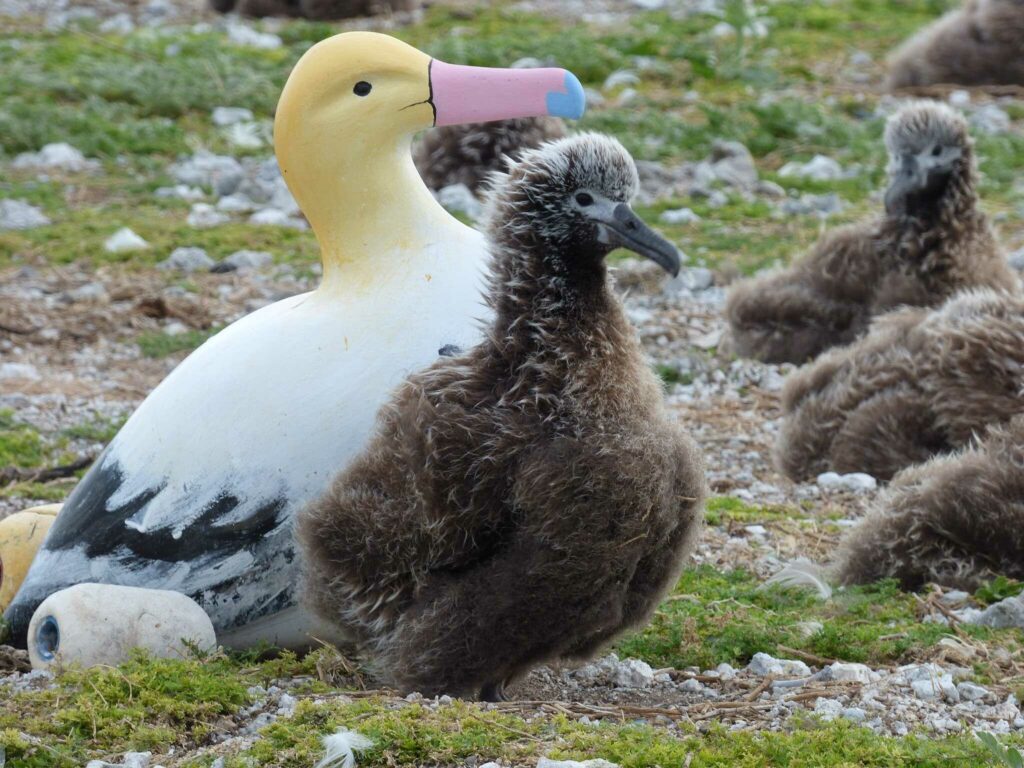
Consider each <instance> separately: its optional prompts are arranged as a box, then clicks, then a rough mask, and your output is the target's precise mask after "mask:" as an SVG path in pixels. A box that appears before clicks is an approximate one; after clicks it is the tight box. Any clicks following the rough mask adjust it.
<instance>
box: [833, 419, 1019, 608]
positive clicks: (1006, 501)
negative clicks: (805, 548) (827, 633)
mask: <svg viewBox="0 0 1024 768" xmlns="http://www.w3.org/2000/svg"><path fill="white" fill-rule="evenodd" d="M835 574H836V576H837V577H838V579H839V581H840V582H841V583H843V584H866V583H870V582H873V581H877V580H879V579H884V578H892V579H897V580H898V581H899V582H900V584H901V585H902V586H903V588H904V589H908V590H917V589H921V588H922V587H923V586H925V585H926V584H928V583H930V582H931V583H936V584H940V585H942V586H946V587H953V588H957V589H964V590H968V591H974V590H975V589H977V588H978V587H979V586H980V585H981V584H982V583H983V582H985V581H988V580H990V579H992V578H993V577H994V576H996V575H1004V576H1008V577H1010V578H1014V579H1024V416H1017V417H1016V418H1014V419H1012V420H1011V421H1010V422H1009V423H1008V424H1003V425H999V426H993V427H991V428H989V429H988V430H987V431H986V432H984V433H983V435H982V437H981V439H980V440H979V441H978V442H977V444H975V445H972V446H971V447H969V448H967V449H965V450H963V451H960V452H958V453H954V454H951V455H947V456H942V457H938V458H935V459H933V460H931V461H929V462H927V463H925V464H921V465H919V466H915V467H912V468H910V469H907V470H906V471H904V472H902V473H901V474H899V475H897V476H896V478H895V480H893V483H892V485H891V486H890V487H889V489H888V490H887V491H886V493H885V494H884V495H883V496H882V497H881V498H880V499H879V500H878V502H877V504H876V508H875V509H874V510H872V511H871V512H870V513H869V514H868V515H867V516H866V517H865V518H864V519H863V521H861V523H860V524H859V525H858V526H857V527H856V528H853V529H852V530H851V531H850V532H849V533H848V534H847V535H846V537H845V539H844V540H843V541H842V542H841V544H840V547H839V552H838V556H837V562H836V564H835Z"/></svg>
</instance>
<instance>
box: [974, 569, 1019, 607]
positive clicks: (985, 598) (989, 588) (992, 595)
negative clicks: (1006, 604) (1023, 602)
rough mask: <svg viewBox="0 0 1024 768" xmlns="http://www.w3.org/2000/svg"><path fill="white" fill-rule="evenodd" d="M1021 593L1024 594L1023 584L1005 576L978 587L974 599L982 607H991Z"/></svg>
mask: <svg viewBox="0 0 1024 768" xmlns="http://www.w3.org/2000/svg"><path fill="white" fill-rule="evenodd" d="M1021 592H1024V583H1021V582H1019V581H1017V580H1016V579H1008V578H1006V577H1005V576H996V577H995V578H994V579H993V580H992V581H990V582H988V583H987V584H982V585H981V586H980V587H978V590H977V591H976V592H975V593H974V597H975V599H976V600H977V601H978V602H980V603H982V604H984V605H991V604H992V603H998V602H999V601H1000V600H1005V599H1006V598H1008V597H1016V596H1017V595H1019V594H1020V593H1021Z"/></svg>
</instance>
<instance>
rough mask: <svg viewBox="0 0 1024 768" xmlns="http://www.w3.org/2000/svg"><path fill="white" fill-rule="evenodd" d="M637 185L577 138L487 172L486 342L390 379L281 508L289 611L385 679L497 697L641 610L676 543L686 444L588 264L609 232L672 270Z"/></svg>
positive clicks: (596, 265) (601, 266) (687, 543)
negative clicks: (296, 510)
mask: <svg viewBox="0 0 1024 768" xmlns="http://www.w3.org/2000/svg"><path fill="white" fill-rule="evenodd" d="M636 191H637V174H636V168H635V167H634V165H633V162H632V159H631V158H630V157H629V155H628V153H627V152H626V151H625V150H624V149H623V148H622V146H621V145H620V144H619V143H618V142H617V141H615V140H613V139H610V138H607V137H602V136H597V135H584V136H579V137H575V138H570V139H563V140H561V141H558V142H554V143H552V144H548V145H545V146H544V147H542V148H540V149H536V150H530V151H528V152H525V153H524V154H523V155H522V157H521V158H520V160H519V161H518V162H516V163H515V164H514V165H513V166H512V167H511V169H510V170H509V171H508V173H507V174H506V175H504V176H501V177H500V178H498V180H497V182H496V188H495V189H494V190H493V192H492V193H491V195H490V198H489V202H488V224H487V233H488V235H489V238H490V243H491V251H492V258H493V261H492V277H491V282H490V288H489V302H490V304H491V306H492V307H493V309H494V313H495V320H494V323H493V325H492V326H491V327H490V328H489V329H488V332H487V334H486V339H485V341H483V342H482V343H481V344H479V345H478V346H477V347H474V348H473V349H471V350H469V351H467V352H465V353H463V354H460V355H458V356H455V357H451V358H444V359H441V360H439V361H438V362H437V363H435V364H434V365H433V366H432V367H430V368H428V369H426V370H425V371H423V372H420V373H417V374H414V375H412V376H410V377H409V379H408V380H407V381H406V382H405V384H404V385H403V386H401V387H400V388H399V390H398V391H397V392H396V394H395V395H394V397H393V398H392V400H391V401H390V403H389V404H388V405H387V406H385V407H384V408H383V409H382V411H381V412H380V413H379V415H378V429H377V432H376V436H375V437H374V438H373V440H372V441H371V444H370V445H369V447H368V448H367V449H366V451H365V452H364V453H363V454H362V455H361V456H359V457H358V458H357V459H356V460H355V461H354V462H353V464H351V465H350V466H349V468H348V469H346V470H345V471H344V472H343V473H342V474H341V475H339V477H338V478H337V479H336V480H335V482H334V483H333V485H332V487H331V489H330V491H329V492H328V493H327V494H326V495H325V496H324V497H323V498H321V499H319V500H318V501H316V502H315V503H313V504H312V505H311V506H310V507H309V508H308V509H307V510H306V511H305V512H304V513H302V514H301V515H300V516H299V521H298V538H299V542H300V544H301V547H302V551H303V553H304V558H305V566H304V572H305V591H306V595H307V600H308V603H309V605H310V606H311V607H312V608H313V610H314V611H315V612H316V613H318V614H319V615H320V616H321V617H323V618H324V619H325V620H327V621H329V622H332V623H333V624H335V625H336V626H338V627H339V628H340V629H342V630H343V631H344V632H346V633H348V634H349V635H351V636H352V637H354V638H355V639H356V640H357V642H359V643H360V644H361V645H362V646H363V648H364V649H365V650H366V651H368V652H369V653H370V654H372V655H373V656H374V657H375V659H376V668H377V669H378V671H379V672H380V674H381V675H382V676H383V677H384V679H385V680H387V681H388V682H389V683H391V684H393V685H395V686H397V687H398V688H400V689H401V690H404V691H410V690H416V691H420V692H423V693H425V694H439V693H448V694H453V695H473V694H479V695H480V696H481V697H483V698H485V699H500V698H502V697H503V695H504V694H503V689H504V685H505V684H506V682H507V681H510V680H512V679H515V678H516V677H518V676H520V675H523V674H525V673H526V672H527V671H528V670H529V669H530V668H531V667H532V666H534V665H536V664H540V663H542V662H545V661H548V660H552V659H556V658H561V657H577V656H586V655H589V654H592V653H594V652H595V651H596V650H597V649H598V648H600V647H601V646H602V645H603V644H605V643H607V642H608V641H609V640H611V639H612V638H614V637H615V636H616V635H618V634H619V633H621V632H622V631H623V630H625V629H627V628H628V627H632V626H635V625H637V624H639V623H641V622H643V621H645V620H646V619H647V618H648V617H649V616H650V614H651V612H652V611H653V610H654V608H655V606H656V604H657V603H658V601H659V600H660V598H661V597H662V595H663V594H664V593H665V592H666V590H668V589H669V588H671V586H672V585H673V584H674V582H675V580H676V579H677V577H678V575H679V572H680V570H681V569H682V567H683V563H684V561H685V559H686V556H687V554H688V553H689V551H690V550H691V548H692V547H693V545H694V541H695V539H696V537H697V534H698V531H699V528H700V525H701V519H702V514H701V509H702V500H703V498H704V495H705V485H704V478H703V466H702V462H701V457H700V454H699V453H698V451H697V449H696V447H695V446H694V444H693V442H692V441H691V440H690V438H689V437H688V436H687V435H686V434H685V432H684V431H683V430H682V429H681V428H680V427H679V426H678V425H677V424H676V423H675V422H674V421H673V419H671V418H670V417H669V415H668V414H667V413H666V410H665V408H664V405H663V400H662V397H663V396H662V391H661V386H660V384H659V382H658V380H657V378H656V377H655V376H654V374H653V373H652V371H651V369H650V366H649V365H648V363H647V361H646V360H645V358H644V354H643V352H642V350H641V347H640V345H639V343H638V341H637V338H636V333H635V331H634V329H633V328H632V326H631V325H630V324H629V322H628V321H627V319H626V317H625V314H624V311H623V308H622V305H621V304H620V302H619V300H618V299H617V297H616V295H615V293H614V292H613V290H612V288H611V286H610V284H609V278H608V274H607V270H606V267H605V263H604V257H605V256H606V255H607V254H608V252H609V251H611V250H612V249H613V248H614V247H617V246H624V247H626V248H629V249H631V250H634V251H636V252H637V253H639V254H641V255H644V256H647V257H649V258H651V259H653V260H654V261H656V262H657V263H659V264H661V265H662V266H663V267H664V268H665V269H667V270H669V271H671V272H676V271H678V268H679V255H678V252H677V251H676V249H675V248H674V247H673V246H672V245H671V244H670V243H668V242H667V241H665V240H663V239H662V238H660V237H659V236H657V235H655V234H654V233H653V232H652V231H651V230H650V229H648V228H647V226H646V225H645V224H643V222H641V221H640V220H639V219H638V218H637V217H636V215H635V214H634V213H633V212H632V210H631V209H630V207H629V205H628V201H629V200H630V199H631V198H632V197H633V196H634V195H635V193H636Z"/></svg>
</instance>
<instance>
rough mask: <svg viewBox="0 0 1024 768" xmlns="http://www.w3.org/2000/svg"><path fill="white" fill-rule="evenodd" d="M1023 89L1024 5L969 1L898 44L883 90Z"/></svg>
mask: <svg viewBox="0 0 1024 768" xmlns="http://www.w3.org/2000/svg"><path fill="white" fill-rule="evenodd" d="M939 84H950V85H953V84H955V85H1024V1H1022V0H967V2H966V3H964V5H963V7H962V8H960V9H958V10H955V11H952V12H950V13H947V14H946V15H945V16H943V17H942V18H940V19H939V20H938V21H936V22H934V23H932V24H929V25H928V26H927V27H925V28H924V29H922V30H920V31H919V32H918V33H917V34H915V35H914V36H913V37H911V38H910V39H909V40H907V41H906V42H905V43H904V44H903V45H901V46H900V47H899V48H898V49H897V50H896V52H895V53H894V54H893V55H892V56H891V57H890V60H889V76H888V80H887V83H886V85H887V86H888V87H889V88H890V89H891V90H895V89H898V88H913V87H920V86H928V85H939Z"/></svg>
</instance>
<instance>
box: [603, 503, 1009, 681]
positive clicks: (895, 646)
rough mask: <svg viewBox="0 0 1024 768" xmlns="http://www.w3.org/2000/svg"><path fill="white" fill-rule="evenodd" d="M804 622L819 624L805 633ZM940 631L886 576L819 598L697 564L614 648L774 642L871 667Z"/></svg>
mask: <svg viewBox="0 0 1024 768" xmlns="http://www.w3.org/2000/svg"><path fill="white" fill-rule="evenodd" d="M730 506H731V505H730ZM744 513H746V510H744V511H743V512H741V514H744ZM719 514H720V513H719ZM804 622H818V623H820V624H821V628H820V629H817V630H816V631H813V633H812V634H809V635H808V634H807V633H806V631H804V630H803V629H802V627H801V624H802V623H804ZM804 626H806V625H805V624H804ZM964 631H965V632H967V633H968V634H970V635H971V636H972V637H974V638H977V639H979V640H981V641H988V642H996V641H998V642H1000V643H1003V644H1004V645H1005V647H1007V648H1010V649H1014V650H1019V648H1020V642H1019V638H1018V637H1016V635H1014V633H1012V632H1009V631H996V630H990V629H987V628H984V627H975V626H967V627H964ZM947 632H948V629H947V628H946V627H944V626H942V625H941V624H927V623H922V622H921V621H920V618H919V616H918V605H917V601H916V600H915V599H914V596H913V595H910V594H907V593H905V592H901V591H900V590H899V589H898V588H897V586H896V585H895V583H892V582H881V583H879V584H874V585H869V586H863V587H850V588H844V589H841V590H838V591H837V592H836V593H835V595H834V596H833V598H832V599H831V600H828V601H822V600H819V599H817V598H816V597H815V596H814V595H812V594H811V593H810V592H808V591H804V590H794V589H780V588H776V587H773V588H769V589H764V588H762V586H761V582H760V580H759V579H758V578H756V577H755V576H754V575H752V574H750V573H748V572H747V571H743V570H734V571H728V572H725V573H721V572H719V571H716V570H715V569H713V568H711V567H709V566H701V567H700V568H696V569H692V570H689V571H686V572H685V573H684V574H683V577H682V579H681V580H680V583H679V585H678V587H677V588H676V590H675V592H674V593H673V595H672V596H670V597H669V599H668V600H667V601H666V602H665V603H664V604H663V605H662V606H661V608H660V609H659V610H658V612H657V613H656V614H655V616H654V619H653V620H652V622H651V624H650V625H649V626H648V627H647V628H645V629H644V630H642V631H641V632H639V633H637V634H635V635H633V636H631V637H629V638H627V639H625V640H624V641H622V643H620V646H619V647H620V650H621V652H622V653H623V654H625V655H629V656H636V657H638V658H642V659H644V660H646V661H647V662H648V663H650V664H651V665H652V666H655V667H677V668H683V667H688V666H691V665H693V666H699V667H701V668H702V669H708V668H713V667H715V666H716V665H718V664H720V663H722V662H728V663H730V664H733V665H736V666H740V665H744V664H746V663H747V662H748V661H749V660H750V658H751V657H752V656H753V655H754V654H755V653H757V652H762V651H763V652H767V653H771V654H773V655H777V654H779V653H780V651H779V648H780V646H784V647H786V648H794V649H797V650H798V651H803V652H806V653H810V654H813V655H815V656H818V657H824V658H828V659H840V660H844V661H855V662H864V663H867V664H874V665H876V666H879V665H886V664H893V663H909V662H910V661H911V660H912V659H914V658H916V657H918V656H920V655H922V654H923V653H924V652H925V651H927V650H928V649H929V648H931V647H932V646H934V645H935V644H936V643H937V642H938V641H939V640H940V639H941V638H942V637H943V636H944V635H945V634H946V633H947ZM781 653H783V654H785V653H786V651H781Z"/></svg>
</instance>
